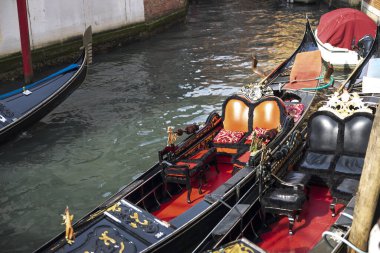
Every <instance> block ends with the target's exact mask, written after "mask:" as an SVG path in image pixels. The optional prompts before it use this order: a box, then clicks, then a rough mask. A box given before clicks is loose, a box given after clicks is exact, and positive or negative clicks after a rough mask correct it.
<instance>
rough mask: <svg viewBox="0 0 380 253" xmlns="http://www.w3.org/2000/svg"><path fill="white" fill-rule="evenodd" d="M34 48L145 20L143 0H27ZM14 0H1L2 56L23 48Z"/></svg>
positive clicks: (0, 39)
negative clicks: (88, 31) (87, 28)
mask: <svg viewBox="0 0 380 253" xmlns="http://www.w3.org/2000/svg"><path fill="white" fill-rule="evenodd" d="M28 16H29V30H30V41H31V48H32V49H37V48H41V47H45V46H48V45H52V44H56V43H61V42H64V41H67V40H69V39H71V38H75V37H80V36H81V35H82V34H83V32H84V30H85V28H86V27H87V26H89V25H92V30H93V32H94V33H99V32H104V31H108V30H112V29H117V28H121V27H125V26H127V25H129V24H135V23H140V22H144V21H145V13H144V0H107V1H104V0H91V1H89V0H65V1H62V0H28ZM19 37H20V35H19V27H18V17H17V5H16V1H15V0H1V1H0V57H2V56H6V55H9V54H12V53H15V52H18V51H20V39H19Z"/></svg>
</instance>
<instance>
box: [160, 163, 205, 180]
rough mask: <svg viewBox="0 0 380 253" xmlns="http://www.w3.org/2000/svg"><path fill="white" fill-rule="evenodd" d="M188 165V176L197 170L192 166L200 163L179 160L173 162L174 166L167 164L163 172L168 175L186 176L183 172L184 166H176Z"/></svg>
mask: <svg viewBox="0 0 380 253" xmlns="http://www.w3.org/2000/svg"><path fill="white" fill-rule="evenodd" d="M184 165H185V166H188V167H189V173H190V176H191V175H193V174H195V173H196V172H197V171H196V170H194V168H196V167H198V166H199V165H200V164H199V163H196V162H182V161H179V162H177V163H175V164H174V166H169V167H167V168H165V173H166V176H168V177H186V174H185V170H186V169H185V168H182V167H179V168H178V167H177V166H184Z"/></svg>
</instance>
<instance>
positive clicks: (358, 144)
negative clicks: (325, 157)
mask: <svg viewBox="0 0 380 253" xmlns="http://www.w3.org/2000/svg"><path fill="white" fill-rule="evenodd" d="M372 123H373V115H372V114H370V113H354V114H353V115H351V116H349V117H347V118H346V119H345V120H344V135H343V150H342V152H341V155H340V156H339V158H338V161H337V162H336V166H335V173H336V175H337V176H338V177H339V176H341V177H342V176H343V177H350V178H359V177H360V175H361V173H362V169H363V165H364V156H365V153H366V150H367V146H368V141H369V136H370V133H371V129H372Z"/></svg>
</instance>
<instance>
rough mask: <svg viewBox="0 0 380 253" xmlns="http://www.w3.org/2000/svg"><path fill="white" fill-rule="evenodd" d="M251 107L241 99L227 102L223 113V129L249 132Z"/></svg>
mask: <svg viewBox="0 0 380 253" xmlns="http://www.w3.org/2000/svg"><path fill="white" fill-rule="evenodd" d="M248 119H249V107H248V105H247V104H246V103H244V102H243V101H241V100H239V99H231V100H229V101H228V102H227V104H226V105H225V108H224V112H223V127H224V129H227V130H230V131H240V132H248Z"/></svg>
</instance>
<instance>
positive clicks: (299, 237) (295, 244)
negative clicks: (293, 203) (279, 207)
mask: <svg viewBox="0 0 380 253" xmlns="http://www.w3.org/2000/svg"><path fill="white" fill-rule="evenodd" d="M309 196H310V200H309V201H306V203H305V205H304V210H303V211H302V212H301V215H300V219H301V221H300V222H297V221H296V222H295V224H294V227H293V231H294V235H289V234H288V231H289V230H288V228H289V227H288V225H289V223H288V218H287V217H282V218H281V219H280V220H279V221H278V222H276V223H274V224H272V225H271V226H270V227H271V229H272V230H271V231H270V232H268V233H264V234H262V235H261V236H260V237H261V238H262V239H263V241H262V242H261V243H259V244H258V245H259V246H260V247H262V248H263V249H264V250H266V251H267V252H269V253H280V252H292V253H303V252H308V251H309V250H310V249H311V248H312V247H313V246H315V245H316V244H317V242H318V241H319V240H320V239H321V238H322V232H324V231H326V230H328V229H329V227H330V226H331V225H332V224H333V223H334V222H335V221H336V219H337V216H338V215H337V216H336V217H331V212H330V210H329V205H330V203H331V201H332V198H331V196H330V194H329V192H328V188H325V187H314V186H313V187H312V188H311V191H310V195H309ZM341 207H342V206H341V205H337V207H336V208H337V209H336V210H341Z"/></svg>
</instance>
